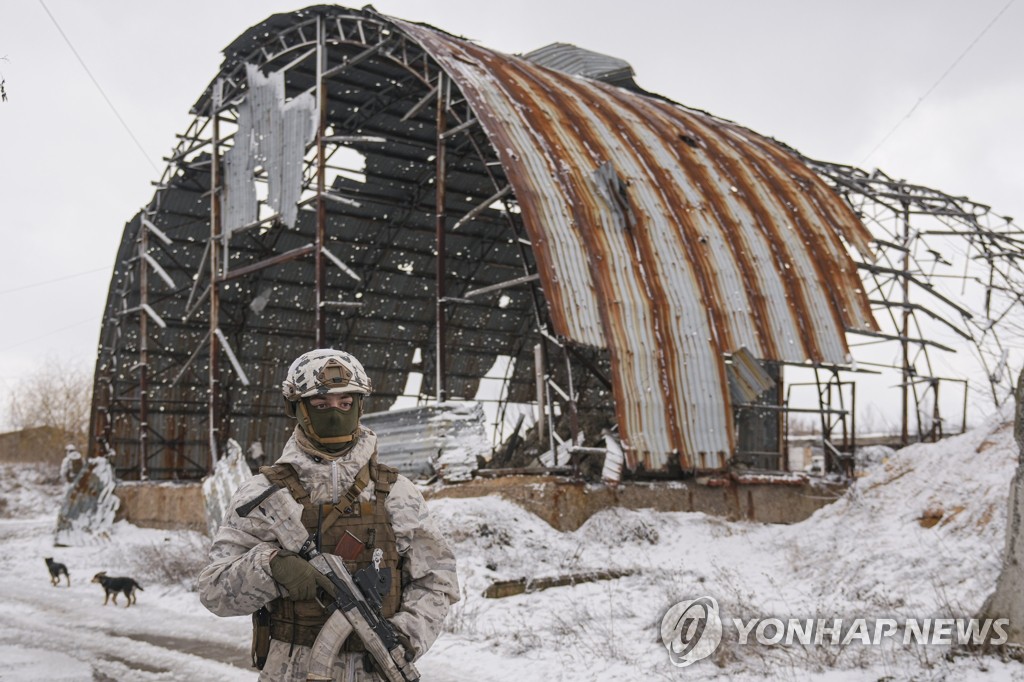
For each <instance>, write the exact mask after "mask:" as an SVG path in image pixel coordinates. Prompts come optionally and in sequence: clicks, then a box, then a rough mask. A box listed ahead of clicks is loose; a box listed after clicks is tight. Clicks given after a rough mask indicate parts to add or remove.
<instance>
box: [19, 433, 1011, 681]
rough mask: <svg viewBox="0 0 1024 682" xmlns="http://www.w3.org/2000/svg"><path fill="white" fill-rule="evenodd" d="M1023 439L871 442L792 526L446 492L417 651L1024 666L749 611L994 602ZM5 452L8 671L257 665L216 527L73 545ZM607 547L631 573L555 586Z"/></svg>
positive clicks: (952, 674)
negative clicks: (437, 613) (105, 591)
mask: <svg viewBox="0 0 1024 682" xmlns="http://www.w3.org/2000/svg"><path fill="white" fill-rule="evenodd" d="M1017 459H1018V457H1017V451H1016V445H1015V444H1014V442H1013V438H1012V426H1011V424H1010V423H1009V422H1008V419H1007V418H1006V417H1005V416H1004V418H1003V419H993V420H992V421H991V422H990V423H988V424H986V425H985V426H983V427H980V428H978V429H975V430H973V431H971V432H969V433H967V434H964V435H962V436H957V437H954V438H949V439H947V440H945V441H942V442H940V443H937V444H927V445H923V444H922V445H915V446H912V447H908V448H905V449H903V450H900V451H887V450H876V451H873V452H869V453H864V456H863V457H861V458H859V469H858V475H859V478H858V479H857V482H856V483H855V485H854V486H852V487H851V488H850V489H849V490H848V491H847V492H846V493H845V494H844V495H843V496H841V497H840V498H838V499H837V500H836V501H835V502H833V503H832V504H830V505H828V506H826V507H824V508H822V509H820V510H819V511H818V512H816V513H815V514H814V515H813V516H811V517H810V518H808V519H806V520H805V521H803V522H801V523H797V524H793V525H788V526H782V525H765V524H756V523H750V522H730V521H727V520H725V519H722V518H719V517H715V516H709V515H706V514H701V513H683V512H672V513H665V512H655V511H653V510H628V509H606V510H604V511H602V512H600V513H598V514H595V515H594V516H593V517H591V518H590V520H588V521H587V522H586V523H585V524H584V525H583V526H581V527H580V528H579V529H577V530H575V531H573V532H560V531H557V530H555V529H553V528H552V527H551V526H549V525H547V524H546V523H544V522H543V521H542V520H541V519H539V518H538V517H536V516H534V515H533V514H531V513H529V512H527V511H525V510H523V509H522V508H520V507H518V506H516V505H514V504H512V503H511V502H508V501H506V500H504V499H502V498H500V497H485V498H470V499H455V498H441V499H435V500H432V501H431V502H430V503H429V504H430V508H431V511H432V514H433V517H434V519H435V522H436V523H437V524H438V526H439V527H440V528H441V530H442V531H443V532H444V533H445V535H446V536H447V537H448V538H449V539H450V541H451V543H452V546H453V547H454V549H455V552H456V555H457V558H458V565H459V578H460V588H461V592H462V599H461V600H460V601H459V602H458V603H457V604H455V605H454V606H453V608H452V611H451V613H450V614H449V617H448V620H447V621H446V623H445V629H444V632H443V633H442V635H441V637H440V638H439V639H438V640H437V642H436V644H435V645H434V647H433V648H432V649H431V650H430V651H429V652H428V653H427V655H426V656H424V657H423V658H422V659H421V660H420V661H418V662H417V665H418V667H419V669H420V671H421V673H422V675H423V678H422V679H423V680H424V681H425V682H459V681H463V680H465V681H467V682H468V681H469V680H473V682H479V681H480V680H487V681H494V682H503V681H509V682H511V681H513V680H514V681H516V682H521V680H534V679H545V680H560V681H564V682H576V681H579V682H592V681H593V680H608V679H615V680H649V679H654V680H671V679H698V680H699V679H723V680H724V679H729V680H762V679H776V678H782V679H793V680H805V679H825V680H877V679H901V680H902V679H927V680H942V679H949V680H961V679H971V680H975V679H990V680H1004V679H1024V666H1021V665H1020V664H1018V663H1015V662H1013V661H1004V660H1002V659H1000V658H999V657H998V656H996V655H981V654H977V653H975V654H972V655H970V656H948V654H950V653H951V648H950V646H949V645H941V644H929V645H923V644H917V643H910V644H908V645H904V644H902V643H890V644H889V645H884V646H878V645H865V644H859V643H854V644H851V645H848V646H837V645H829V644H828V643H827V642H826V643H825V644H823V645H820V646H819V645H813V644H812V645H806V644H804V645H801V644H800V643H799V642H795V643H793V644H792V645H778V646H766V645H764V644H763V643H755V642H753V641H748V642H747V643H741V642H740V640H739V638H738V636H737V631H736V629H735V628H734V627H733V626H732V625H731V623H732V619H741V620H749V619H751V618H767V617H777V618H780V619H789V618H793V619H804V618H843V619H854V618H858V617H860V618H868V619H877V618H887V617H891V618H898V619H909V618H918V619H923V618H929V617H932V618H934V617H951V618H970V617H973V616H974V615H976V612H977V610H978V609H979V607H980V606H981V604H982V602H983V601H984V599H985V598H986V597H987V596H988V594H989V593H990V592H991V591H992V590H993V589H994V587H995V581H996V577H997V575H998V573H999V568H1000V560H1001V554H1002V550H1003V543H1004V532H1005V527H1006V504H1007V494H1008V492H1009V486H1010V481H1011V478H1012V476H1013V473H1014V470H1015V467H1016V464H1017ZM2 473H3V475H2V476H0V500H3V502H0V508H5V509H6V512H5V513H3V514H0V569H3V571H4V574H5V585H4V589H3V590H0V609H3V611H4V613H6V614H8V617H7V620H6V621H5V623H2V624H0V679H3V680H24V681H27V680H35V679H44V678H45V679H61V680H82V681H83V682H84V681H85V680H92V679H133V680H143V681H145V680H182V681H185V680H196V679H224V680H229V679H230V680H234V679H238V680H243V679H247V680H251V679H255V675H254V671H252V670H251V669H248V668H247V667H246V664H245V658H246V652H247V650H248V636H249V635H248V633H249V623H248V618H228V619H222V618H216V617H214V616H212V615H210V614H209V613H208V612H206V611H205V610H204V609H203V608H202V606H200V605H199V603H198V599H197V597H196V595H195V594H194V592H192V591H191V588H192V584H191V582H192V578H193V577H194V574H195V572H196V571H197V570H198V566H200V565H201V564H202V563H203V561H204V554H205V548H206V545H207V544H208V541H209V540H208V538H206V537H205V536H202V535H200V534H197V533H189V532H171V531H163V530H161V531H157V530H150V529H141V528H135V527H134V526H131V525H129V524H126V523H124V522H119V523H116V524H114V527H113V531H112V533H111V534H110V540H109V542H107V543H106V544H102V545H97V546H89V547H75V548H55V547H53V546H52V543H51V539H52V534H51V532H50V531H51V529H52V524H53V521H54V519H55V514H56V506H55V500H56V499H57V496H58V495H59V490H60V488H59V485H57V484H56V481H55V478H54V479H53V480H51V478H50V477H49V475H48V474H47V473H46V472H36V471H33V470H32V469H30V468H24V467H20V466H19V467H14V468H10V469H6V470H5V471H4V472H2ZM4 516H6V518H3V517H4ZM44 556H54V557H55V558H57V559H58V560H60V561H64V562H65V563H67V564H68V567H69V570H70V571H71V576H72V578H71V579H72V586H71V588H66V587H61V588H54V587H51V585H50V583H49V576H48V575H47V574H46V571H45V566H44V565H43V561H42V558H43V557H44ZM607 569H613V570H614V571H615V575H620V574H621V577H609V576H607V575H606V576H604V577H605V578H607V579H602V580H595V581H593V582H581V583H577V584H575V585H565V586H561V587H551V588H549V589H537V585H539V584H540V583H541V581H543V579H545V578H555V577H559V576H565V575H568V574H590V575H593V574H595V573H596V572H599V571H605V570H607ZM99 570H107V571H108V572H111V573H127V574H135V577H136V578H139V579H140V581H141V582H142V583H143V585H144V586H145V592H143V593H141V594H140V595H139V601H138V604H137V605H135V606H133V607H132V608H131V609H124V608H114V607H112V606H108V607H103V606H102V594H101V590H100V589H99V587H98V586H97V585H93V584H90V583H89V582H88V580H89V578H90V576H91V575H92V574H93V573H94V572H96V571H99ZM519 579H526V580H527V581H531V586H530V589H528V590H527V591H526V592H525V593H523V594H517V595H514V596H508V597H504V598H500V599H490V598H485V597H484V596H483V593H484V591H485V590H486V589H487V588H488V587H489V586H490V585H492V584H493V583H495V582H499V581H509V580H519ZM705 596H706V597H711V598H713V599H714V600H715V601H716V602H717V604H718V606H719V609H720V615H721V617H722V620H723V622H724V623H725V624H726V627H725V628H724V631H723V639H722V642H721V644H720V646H718V648H717V650H715V652H714V653H713V654H712V655H711V656H710V657H709V658H707V659H704V660H700V661H697V662H696V663H694V664H693V665H691V666H689V667H687V668H685V669H680V668H677V667H675V666H674V665H673V664H672V663H671V661H670V660H669V656H668V652H667V651H666V648H665V646H664V644H663V643H662V640H661V636H660V625H661V621H662V618H663V616H664V615H665V614H666V612H668V611H669V609H670V608H671V607H672V606H673V605H675V604H677V603H679V602H680V601H684V600H691V599H695V598H698V597H705ZM54 614H59V618H55V615H54ZM46 652H51V653H53V655H51V656H47V655H45V654H46Z"/></svg>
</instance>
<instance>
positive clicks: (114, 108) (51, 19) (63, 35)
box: [39, 0, 160, 173]
mask: <svg viewBox="0 0 1024 682" xmlns="http://www.w3.org/2000/svg"><path fill="white" fill-rule="evenodd" d="M39 4H40V5H42V6H43V9H44V10H46V13H47V14H48V15H49V17H50V21H52V22H53V25H54V26H56V27H57V30H58V31H59V32H60V35H61V37H63V38H64V42H66V43H67V44H68V47H70V48H71V51H72V52H73V53H74V55H75V58H76V59H78V63H79V64H81V65H82V68H83V69H85V72H86V73H87V74H88V75H89V78H90V79H91V80H92V83H93V85H95V86H96V89H97V90H99V91H100V94H101V95H102V96H103V99H104V100H106V102H107V105H108V106H109V107H110V110H111V111H113V112H114V116H117V120H118V121H120V122H121V125H122V126H124V129H125V130H126V131H128V135H129V136H131V138H132V140H134V141H135V146H136V147H138V148H139V151H140V152H142V156H143V157H144V158H145V159H146V163H148V164H149V165H150V166H152V167H153V171H154V172H156V173H159V172H160V169H159V168H157V167H156V164H155V163H153V161H152V159H150V158H149V155H148V154H147V153H146V150H145V149H144V148H143V146H142V143H141V142H139V139H138V138H137V137H135V133H133V132H132V129H131V128H129V127H128V124H127V123H125V120H124V119H123V118H121V114H120V113H118V111H117V107H115V106H114V103H113V102H111V101H110V98H109V97H107V93H106V92H104V91H103V88H102V87H101V86H100V84H99V81H97V80H96V77H95V76H93V75H92V71H90V70H89V67H88V66H86V65H85V61H84V60H83V59H82V57H81V55H79V54H78V50H76V49H75V46H74V45H72V44H71V40H70V39H69V38H68V37H67V34H65V33H64V29H62V28H61V27H60V24H59V23H57V18H56V17H55V16H53V13H52V12H50V8H49V7H47V6H46V3H45V2H43V0H39Z"/></svg>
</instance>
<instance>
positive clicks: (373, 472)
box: [370, 459, 398, 497]
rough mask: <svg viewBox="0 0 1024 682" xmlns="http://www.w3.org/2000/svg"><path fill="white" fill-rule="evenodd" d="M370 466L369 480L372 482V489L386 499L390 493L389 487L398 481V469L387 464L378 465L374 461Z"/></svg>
mask: <svg viewBox="0 0 1024 682" xmlns="http://www.w3.org/2000/svg"><path fill="white" fill-rule="evenodd" d="M371 464H372V466H371V467H370V479H371V480H372V481H373V488H374V490H375V491H376V492H377V493H378V494H379V495H381V496H382V497H387V496H388V493H390V492H391V486H393V485H394V484H395V481H397V480H398V469H396V468H394V467H391V466H388V465H387V464H379V463H377V461H376V459H374V461H373V462H372V463H371Z"/></svg>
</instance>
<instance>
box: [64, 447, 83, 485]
mask: <svg viewBox="0 0 1024 682" xmlns="http://www.w3.org/2000/svg"><path fill="white" fill-rule="evenodd" d="M84 465H85V460H83V459H82V453H80V452H79V451H78V448H76V447H75V446H74V444H73V443H68V444H67V445H65V446H64V459H63V460H61V463H60V480H61V483H63V484H64V490H65V491H67V489H68V488H70V487H71V484H72V483H74V482H75V477H76V476H78V472H79V471H81V470H82V467H83V466H84Z"/></svg>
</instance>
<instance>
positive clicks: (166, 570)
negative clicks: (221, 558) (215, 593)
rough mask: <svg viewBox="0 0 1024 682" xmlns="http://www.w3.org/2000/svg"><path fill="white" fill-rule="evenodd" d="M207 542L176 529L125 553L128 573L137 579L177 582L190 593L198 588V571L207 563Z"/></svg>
mask: <svg viewBox="0 0 1024 682" xmlns="http://www.w3.org/2000/svg"><path fill="white" fill-rule="evenodd" d="M208 550H209V541H208V539H207V538H206V537H205V536H203V535H201V534H199V533H191V532H189V533H185V532H179V533H175V534H173V535H170V536H168V537H166V538H165V539H164V542H163V543H160V544H157V543H153V544H151V545H148V546H144V547H140V548H138V549H137V550H135V551H134V552H132V553H130V554H129V555H128V562H129V564H130V565H131V570H132V575H134V576H135V577H136V578H137V579H138V580H139V581H144V580H148V581H149V582H152V583H158V584H161V585H181V586H182V587H184V588H185V589H187V590H188V591H190V592H195V591H196V589H197V588H198V584H197V583H198V580H199V573H200V571H202V570H203V568H205V567H206V565H207V564H208V563H209V556H208Z"/></svg>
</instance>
